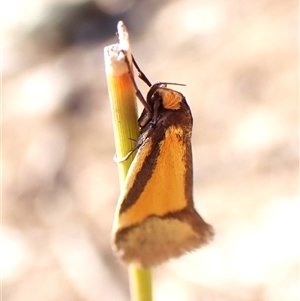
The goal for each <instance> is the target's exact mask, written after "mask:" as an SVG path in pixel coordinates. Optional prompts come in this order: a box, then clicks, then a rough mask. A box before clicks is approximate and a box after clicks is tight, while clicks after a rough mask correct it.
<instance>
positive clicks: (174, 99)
mask: <svg viewBox="0 0 300 301" xmlns="http://www.w3.org/2000/svg"><path fill="white" fill-rule="evenodd" d="M167 84H172V85H179V86H183V85H182V84H174V83H157V84H154V85H153V86H152V87H151V89H150V90H149V92H148V94H147V102H148V104H149V105H150V107H151V108H152V109H153V107H154V105H155V103H156V102H160V103H161V105H162V106H163V107H164V108H165V109H167V110H179V109H180V104H181V103H182V102H183V101H184V96H183V95H182V94H181V93H180V92H177V91H175V90H172V89H169V88H167Z"/></svg>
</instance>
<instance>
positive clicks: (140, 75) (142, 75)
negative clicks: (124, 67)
mask: <svg viewBox="0 0 300 301" xmlns="http://www.w3.org/2000/svg"><path fill="white" fill-rule="evenodd" d="M131 57H132V62H133V65H134V67H135V68H136V70H137V72H138V77H139V78H140V79H141V80H142V81H143V82H144V83H146V84H147V85H148V87H151V86H152V84H151V82H150V80H149V79H148V78H147V76H146V75H145V73H144V72H143V71H142V70H141V68H140V67H139V65H138V64H137V62H136V60H135V59H134V56H133V55H131Z"/></svg>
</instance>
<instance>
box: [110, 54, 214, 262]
mask: <svg viewBox="0 0 300 301" xmlns="http://www.w3.org/2000/svg"><path fill="white" fill-rule="evenodd" d="M125 57H126V55H125ZM125 60H126V64H127V66H128V72H129V73H130V76H131V79H132V82H133V84H134V87H135V89H136V95H137V97H138V99H139V100H140V101H141V103H142V104H143V106H144V109H143V111H142V113H141V116H140V117H139V119H138V123H139V127H140V133H139V136H138V138H137V140H136V143H135V148H134V150H136V151H137V153H136V155H135V157H134V160H133V162H132V164H131V166H130V169H129V171H128V174H127V177H126V179H125V182H124V185H123V187H122V190H121V194H120V197H119V199H118V205H117V210H116V214H115V220H114V226H113V249H114V250H115V251H116V252H117V253H118V255H119V257H120V258H121V260H123V261H124V262H125V263H127V264H135V265H136V266H139V267H143V268H146V267H152V266H156V265H159V264H161V263H163V262H165V261H168V260H169V259H172V258H176V257H180V256H181V255H183V254H185V253H187V252H190V251H193V250H195V249H197V248H199V247H201V246H203V245H204V244H206V243H207V242H208V241H209V240H210V239H211V238H212V237H213V228H212V227H211V226H210V225H209V224H207V223H206V222H205V221H204V220H203V219H202V217H201V216H200V215H199V214H198V213H197V211H196V210H195V208H194V202H193V163H192V146H191V135H192V127H193V118H192V114H191V110H190V108H189V106H188V104H187V101H186V99H185V97H184V96H183V94H181V93H180V92H178V91H175V90H173V89H170V88H168V85H170V83H167V82H158V83H155V84H153V85H152V84H151V82H150V81H149V80H148V78H147V77H146V76H145V74H144V73H143V72H142V71H141V69H140V68H139V66H138V65H137V63H136V61H135V60H134V58H133V56H132V62H133V65H134V66H135V68H136V69H137V72H138V76H139V77H140V78H141V79H142V80H143V81H144V82H145V83H146V84H147V85H148V86H149V91H148V93H147V96H146V99H145V98H144V97H143V95H142V93H141V92H140V91H139V89H138V88H137V85H136V83H135V81H134V78H133V74H132V69H131V67H130V63H129V60H128V58H127V57H126V59H125ZM132 152H133V151H132ZM132 152H130V153H129V154H128V156H129V155H131V153H132ZM128 156H127V157H128ZM125 159H126V158H125Z"/></svg>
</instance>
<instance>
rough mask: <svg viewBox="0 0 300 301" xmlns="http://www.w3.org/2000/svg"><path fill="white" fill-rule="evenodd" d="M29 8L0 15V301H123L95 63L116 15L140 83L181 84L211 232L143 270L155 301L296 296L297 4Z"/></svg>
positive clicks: (107, 139) (107, 128)
mask: <svg viewBox="0 0 300 301" xmlns="http://www.w3.org/2000/svg"><path fill="white" fill-rule="evenodd" d="M117 3H119V2H117ZM7 5H9V3H7ZM26 5H28V6H26ZM26 5H25V4H23V6H22V7H19V8H18V9H16V8H15V10H16V11H13V13H12V14H11V15H10V14H9V13H11V10H8V12H7V13H6V15H5V14H4V15H5V17H6V18H4V27H3V28H4V30H3V41H4V44H3V79H2V81H3V92H2V93H3V102H2V103H3V104H2V108H3V113H2V134H3V141H2V142H3V144H2V155H3V156H2V158H3V162H2V164H3V179H2V211H3V213H2V230H3V236H2V243H1V249H2V277H3V279H2V281H3V292H2V297H3V300H7V301H40V300H43V301H53V300H64V301H67V300H72V301H73V300H75V301H77V300H87V301H96V300H97V301H99V300H129V296H128V281H127V272H126V269H125V268H124V267H123V266H122V265H120V264H119V263H118V262H117V260H116V259H115V257H114V255H113V254H112V251H111V248H110V231H111V226H112V219H113V214H114V209H115V206H116V200H117V197H118V194H119V186H118V175H117V167H116V164H115V163H114V162H113V160H112V158H113V155H114V144H113V136H112V135H113V134H112V124H111V115H110V108H109V102H108V96H107V90H106V82H105V74H104V62H103V47H104V46H105V45H109V44H111V43H115V42H116V38H114V37H113V34H114V31H115V26H116V23H117V20H118V19H120V18H122V19H123V20H124V21H125V23H126V24H127V26H128V28H129V29H130V31H131V40H132V48H133V53H134V54H135V57H136V59H137V61H138V62H139V64H140V66H141V68H142V69H143V70H144V71H145V73H146V74H147V75H148V76H149V78H150V79H151V81H153V82H155V81H170V82H178V83H185V84H187V87H185V88H182V89H181V91H182V92H183V93H184V94H185V95H186V97H187V100H188V102H189V104H190V106H191V108H192V112H193V115H194V132H193V148H194V149H193V150H194V173H195V175H194V177H195V191H194V194H195V203H196V207H197V208H198V210H199V212H200V213H201V215H202V216H203V217H204V218H205V220H207V221H208V222H209V223H211V224H212V225H213V226H214V228H215V231H216V237H215V239H214V241H213V242H212V243H211V244H210V245H209V246H207V247H206V248H204V249H202V250H199V251H197V252H195V253H193V254H190V255H188V256H185V257H183V258H181V259H179V260H176V261H173V262H170V263H167V264H165V265H163V266H161V267H159V268H157V269H156V270H155V272H154V289H155V293H154V295H155V300H189V301H193V300H195V301H196V300H228V301H229V300H241V301H244V300H245V301H250V300H251V301H271V300H272V301H273V300H274V301H277V300H278V301H283V300H287V301H295V300H299V279H298V278H299V277H298V276H299V266H298V264H299V234H298V232H299V231H298V229H299V200H298V198H299V186H298V185H299V174H298V166H299V162H298V159H299V149H298V145H299V139H298V121H299V120H298V113H299V111H298V63H299V62H298V7H297V2H296V1H292V0H288V1H283V0H282V1H269V0H263V1H259V0H255V1H237V0H228V1H217V0H214V1H197V0H193V1H183V0H178V1H170V2H164V4H161V2H160V1H154V0H153V1H141V2H137V3H128V5H125V6H124V7H118V5H116V6H115V7H113V8H109V9H108V8H107V7H105V6H103V5H104V4H103V3H101V2H98V3H96V2H95V3H93V2H90V3H88V2H86V3H85V4H82V3H80V5H83V7H84V9H83V8H81V7H80V9H78V6H80V5H79V4H78V3H77V2H75V1H73V2H72V1H68V2H63V1H62V0H61V1H57V2H56V5H57V7H58V9H57V8H56V10H50V8H52V7H53V3H48V2H47V1H46V2H39V6H37V4H32V3H31V2H27V4H26ZM10 9H11V8H10ZM116 9H117V11H116ZM22 11H23V12H26V13H22ZM71 12H72V13H71ZM78 12H79V13H78ZM45 16H47V18H46V17H45ZM109 37H110V38H109ZM141 88H142V90H143V91H144V92H146V89H145V87H144V85H143V84H141Z"/></svg>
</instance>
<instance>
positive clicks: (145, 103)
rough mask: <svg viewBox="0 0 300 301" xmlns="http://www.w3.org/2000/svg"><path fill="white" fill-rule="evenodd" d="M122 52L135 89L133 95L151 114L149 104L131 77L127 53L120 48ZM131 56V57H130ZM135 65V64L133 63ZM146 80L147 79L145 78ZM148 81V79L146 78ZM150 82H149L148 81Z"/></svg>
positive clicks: (150, 114)
mask: <svg viewBox="0 0 300 301" xmlns="http://www.w3.org/2000/svg"><path fill="white" fill-rule="evenodd" d="M122 52H123V53H124V57H125V63H126V65H127V67H128V72H129V75H130V78H131V80H132V83H133V86H134V89H135V95H136V97H137V98H138V99H139V100H140V102H141V103H142V104H143V106H144V108H145V110H146V111H147V113H148V114H149V116H152V110H151V108H150V106H149V104H148V103H147V102H146V100H145V98H144V96H143V94H142V93H141V91H140V90H139V88H138V86H137V84H136V82H135V80H134V77H133V74H132V71H131V68H130V63H129V61H128V58H127V55H126V52H125V51H124V50H122ZM132 58H133V57H132ZM134 66H136V65H134ZM145 78H146V79H147V77H146V76H145ZM147 80H148V79H147ZM148 82H149V80H148ZM149 83H150V82H149Z"/></svg>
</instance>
